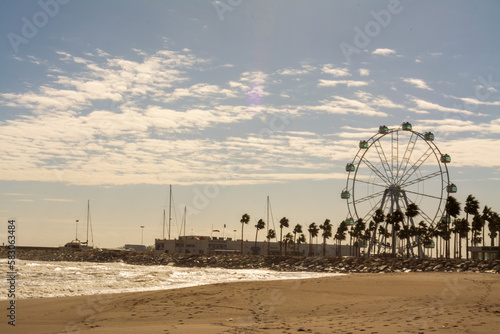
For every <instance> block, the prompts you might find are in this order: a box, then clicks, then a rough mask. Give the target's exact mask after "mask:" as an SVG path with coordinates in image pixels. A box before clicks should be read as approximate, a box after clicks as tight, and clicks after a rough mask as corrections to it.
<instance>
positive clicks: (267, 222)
mask: <svg viewBox="0 0 500 334" xmlns="http://www.w3.org/2000/svg"><path fill="white" fill-rule="evenodd" d="M266 224H267V229H266V230H269V196H267V221H266Z"/></svg>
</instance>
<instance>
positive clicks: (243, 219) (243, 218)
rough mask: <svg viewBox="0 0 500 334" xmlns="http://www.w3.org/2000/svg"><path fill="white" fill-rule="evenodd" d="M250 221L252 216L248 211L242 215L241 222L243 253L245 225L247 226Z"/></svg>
mask: <svg viewBox="0 0 500 334" xmlns="http://www.w3.org/2000/svg"><path fill="white" fill-rule="evenodd" d="M249 221H250V216H249V215H247V214H246V213H245V214H244V215H243V216H241V219H240V223H241V254H243V227H245V224H248V222H249Z"/></svg>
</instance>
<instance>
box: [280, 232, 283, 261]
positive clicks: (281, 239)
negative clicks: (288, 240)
mask: <svg viewBox="0 0 500 334" xmlns="http://www.w3.org/2000/svg"><path fill="white" fill-rule="evenodd" d="M282 246H283V227H281V226H280V256H281V255H282V254H283V252H282Z"/></svg>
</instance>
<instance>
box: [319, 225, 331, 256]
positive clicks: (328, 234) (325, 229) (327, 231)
mask: <svg viewBox="0 0 500 334" xmlns="http://www.w3.org/2000/svg"><path fill="white" fill-rule="evenodd" d="M319 228H320V229H321V230H323V233H321V236H322V237H323V256H326V239H329V238H330V237H331V236H332V224H331V223H330V219H326V220H325V222H324V223H323V224H321V225H320V226H319Z"/></svg>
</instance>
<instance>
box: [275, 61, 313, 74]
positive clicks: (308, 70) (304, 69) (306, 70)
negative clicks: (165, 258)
mask: <svg viewBox="0 0 500 334" xmlns="http://www.w3.org/2000/svg"><path fill="white" fill-rule="evenodd" d="M315 70H316V67H314V66H311V65H307V64H306V65H302V66H301V68H300V69H294V68H287V69H284V70H279V71H278V74H281V75H286V76H288V75H290V76H297V75H305V74H309V73H311V72H313V71H315Z"/></svg>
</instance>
